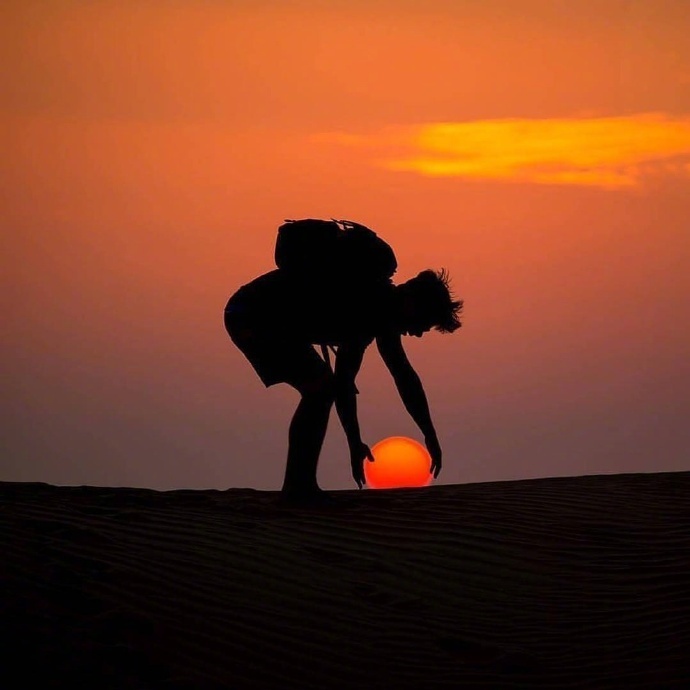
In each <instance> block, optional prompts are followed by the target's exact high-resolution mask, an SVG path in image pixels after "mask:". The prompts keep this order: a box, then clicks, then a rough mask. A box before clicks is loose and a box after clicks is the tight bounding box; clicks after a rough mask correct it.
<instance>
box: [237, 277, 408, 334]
mask: <svg viewBox="0 0 690 690" xmlns="http://www.w3.org/2000/svg"><path fill="white" fill-rule="evenodd" d="M393 290H394V285H393V283H392V282H390V281H386V282H384V281H379V282H377V283H365V282H360V283H358V282H357V281H356V280H354V281H352V282H350V283H348V284H347V285H342V284H334V283H329V282H328V281H326V280H323V281H321V282H320V283H319V284H317V283H315V282H314V281H313V280H303V281H300V280H298V279H295V278H294V277H293V276H290V275H288V274H285V273H284V272H283V271H281V270H280V269H276V270H273V271H269V272H268V273H265V274H263V275H261V276H259V277H258V278H255V279H254V280H252V281H251V282H249V283H247V284H246V285H243V286H242V287H241V288H240V289H239V290H238V291H237V292H236V293H235V295H233V297H232V298H231V299H230V301H229V302H228V305H227V307H226V312H228V311H229V312H230V313H232V314H233V315H235V316H236V318H238V319H240V320H241V321H242V322H243V327H244V328H250V329H255V330H257V331H260V332H261V333H263V334H266V335H269V334H273V335H274V336H275V338H276V340H277V343H276V344H277V345H278V344H279V342H280V340H282V339H283V337H284V336H285V335H286V334H288V335H289V337H290V338H297V339H300V340H303V341H304V342H307V343H310V344H327V345H339V344H340V343H342V342H348V341H352V340H356V341H360V342H361V341H367V342H371V341H372V340H373V339H374V338H375V337H376V335H377V334H378V333H380V332H381V331H382V330H385V328H386V327H387V326H388V325H389V320H390V319H389V315H390V312H391V300H392V294H393Z"/></svg>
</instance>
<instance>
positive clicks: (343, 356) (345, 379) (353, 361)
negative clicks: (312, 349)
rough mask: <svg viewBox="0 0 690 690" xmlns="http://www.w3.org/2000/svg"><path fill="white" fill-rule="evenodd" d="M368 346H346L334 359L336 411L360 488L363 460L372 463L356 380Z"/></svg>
mask: <svg viewBox="0 0 690 690" xmlns="http://www.w3.org/2000/svg"><path fill="white" fill-rule="evenodd" d="M365 349H366V347H365V346H362V345H353V344H348V343H344V344H342V345H340V346H339V347H338V354H337V356H336V358H335V386H336V388H335V409H336V412H337V413H338V417H339V418H340V423H341V424H342V427H343V430H344V431H345V436H346V437H347V445H348V447H349V449H350V464H351V465H352V476H353V477H354V480H355V481H356V482H357V486H359V488H360V489H361V488H362V484H364V468H363V462H364V458H367V457H368V458H369V460H370V461H371V460H373V456H372V455H371V450H370V449H369V447H368V446H367V445H366V444H365V443H363V441H362V436H361V433H360V430H359V420H358V418H357V387H356V386H355V378H356V376H357V374H358V373H359V369H360V367H361V366H362V359H363V358H364V350H365Z"/></svg>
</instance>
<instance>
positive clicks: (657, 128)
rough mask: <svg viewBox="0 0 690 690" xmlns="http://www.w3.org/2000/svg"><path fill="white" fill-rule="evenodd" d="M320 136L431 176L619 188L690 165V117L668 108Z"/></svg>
mask: <svg viewBox="0 0 690 690" xmlns="http://www.w3.org/2000/svg"><path fill="white" fill-rule="evenodd" d="M317 140H318V141H321V142H324V141H325V142H331V143H337V144H340V145H344V146H350V147H352V146H363V147H365V148H368V149H370V150H371V152H372V162H373V163H374V164H375V165H377V166H379V167H384V168H387V169H389V170H396V171H408V172H413V173H417V174H420V175H425V176H430V177H459V178H465V179H479V180H495V181H513V182H530V183H537V184H563V185H580V186H589V187H601V188H605V189H619V188H626V187H634V186H637V185H639V184H641V182H642V181H643V180H644V179H645V178H647V177H650V176H668V175H679V176H683V177H687V176H688V171H689V170H690V169H689V167H688V159H690V118H688V117H679V118H673V117H670V116H668V115H665V114H664V113H641V114H637V115H629V116H620V117H580V118H554V119H540V120H537V119H498V120H475V121H470V122H440V123H431V124H423V125H417V126H413V127H402V128H389V129H385V130H382V131H380V132H378V133H374V134H371V135H353V134H351V133H341V132H336V133H331V134H322V135H320V136H319V137H317Z"/></svg>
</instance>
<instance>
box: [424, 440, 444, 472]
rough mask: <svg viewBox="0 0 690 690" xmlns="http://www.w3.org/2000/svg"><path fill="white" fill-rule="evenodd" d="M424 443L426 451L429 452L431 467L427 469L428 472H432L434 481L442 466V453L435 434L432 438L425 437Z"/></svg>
mask: <svg viewBox="0 0 690 690" xmlns="http://www.w3.org/2000/svg"><path fill="white" fill-rule="evenodd" d="M424 443H425V444H426V449H427V450H428V451H429V455H431V467H430V468H429V472H433V474H434V479H436V477H438V474H439V472H440V471H441V467H442V466H443V462H442V457H443V451H442V450H441V446H440V444H439V442H438V438H437V437H436V435H435V434H434V435H433V436H425V437H424Z"/></svg>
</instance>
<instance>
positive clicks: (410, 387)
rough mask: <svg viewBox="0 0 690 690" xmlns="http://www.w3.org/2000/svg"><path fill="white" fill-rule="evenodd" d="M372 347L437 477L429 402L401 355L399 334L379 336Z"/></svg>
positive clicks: (437, 447) (437, 448)
mask: <svg viewBox="0 0 690 690" xmlns="http://www.w3.org/2000/svg"><path fill="white" fill-rule="evenodd" d="M376 346H377V347H378V350H379V353H380V354H381V358H382V359H383V361H384V363H385V365H386V367H387V368H388V370H389V371H390V373H391V376H392V377H393V381H394V382H395V387H396V388H397V389H398V393H399V394H400V399H401V400H402V402H403V405H404V406H405V409H406V410H407V411H408V413H409V415H410V417H412V419H413V420H414V422H415V424H416V425H417V426H418V427H419V430H420V431H421V432H422V434H423V436H424V442H425V444H426V446H427V449H428V450H429V453H430V454H431V459H432V465H431V470H432V471H433V472H434V477H437V476H438V473H439V472H440V471H441V447H440V445H439V442H438V437H437V435H436V429H435V428H434V423H433V422H432V420H431V413H430V411H429V403H428V402H427V398H426V393H425V392H424V387H423V386H422V381H421V379H420V378H419V376H418V374H417V372H416V371H415V370H414V368H413V366H412V364H410V360H409V359H408V358H407V355H406V354H405V350H404V349H403V345H402V339H401V337H400V335H399V334H397V333H390V334H386V335H381V336H379V337H378V338H377V339H376Z"/></svg>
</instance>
